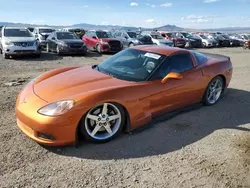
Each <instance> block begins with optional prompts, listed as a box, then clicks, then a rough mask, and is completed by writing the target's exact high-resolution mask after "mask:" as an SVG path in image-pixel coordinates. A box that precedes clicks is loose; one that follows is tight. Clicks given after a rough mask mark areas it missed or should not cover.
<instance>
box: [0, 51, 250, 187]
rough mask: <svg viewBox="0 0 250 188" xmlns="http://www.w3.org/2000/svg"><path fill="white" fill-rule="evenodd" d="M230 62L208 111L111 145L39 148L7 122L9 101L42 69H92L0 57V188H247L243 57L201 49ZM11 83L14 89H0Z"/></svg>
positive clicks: (249, 128) (247, 98)
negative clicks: (228, 75)
mask: <svg viewBox="0 0 250 188" xmlns="http://www.w3.org/2000/svg"><path fill="white" fill-rule="evenodd" d="M202 51H206V52H211V53H218V54H223V55H228V56H230V57H231V60H232V63H233V66H234V73H233V79H232V81H231V84H230V88H229V89H228V90H227V93H226V94H225V96H224V97H223V98H222V100H221V101H220V102H219V103H217V104H216V105H215V106H211V107H201V108H196V109H194V110H192V111H188V112H185V113H181V114H179V115H177V116H175V117H173V118H171V119H167V120H166V119H165V120H162V121H160V122H158V123H152V124H151V125H150V126H149V127H147V128H146V129H144V130H141V131H135V132H133V133H132V134H123V135H121V136H120V137H119V138H117V139H115V140H113V141H112V142H109V143H105V144H99V145H98V144H90V143H85V142H84V141H82V142H81V143H80V145H79V146H78V147H77V148H76V147H74V146H68V147H60V148H59V147H52V148H49V147H43V146H41V145H39V144H37V143H35V142H33V141H32V140H30V139H28V138H27V137H26V136H25V135H24V134H23V133H22V132H21V131H20V130H19V129H18V128H17V127H16V122H15V112H14V110H15V100H16V97H17V94H18V93H19V92H20V90H21V88H22V87H23V86H24V84H26V83H27V82H28V81H29V80H30V79H31V78H33V77H35V76H37V75H39V74H40V73H42V72H45V71H48V70H50V69H53V68H56V67H62V66H69V65H87V64H95V63H99V62H100V61H102V60H103V59H105V58H107V57H108V56H109V55H104V56H98V55H97V54H95V53H91V54H89V55H88V57H79V56H78V57H71V56H64V57H62V56H60V57H59V56H57V55H54V54H42V56H41V58H40V59H34V58H18V59H14V60H13V59H10V60H3V59H2V57H0V96H1V97H0V114H1V116H0V120H1V121H0V122H1V123H0V187H8V188H9V187H39V188H43V187H53V188H54V187H55V188H57V187H58V188H64V187H90V188H94V187H114V188H118V187H140V188H144V187H149V188H151V187H160V188H161V187H170V188H178V187H188V188H189V187H190V188H191V187H194V188H195V187H214V188H224V187H225V188H228V187H232V188H236V187H247V188H249V187H250V114H249V112H250V93H249V92H250V84H249V80H250V64H249V63H250V51H249V50H243V49H242V48H221V49H206V50H202ZM9 82H15V84H16V85H17V86H7V85H5V84H6V83H9Z"/></svg>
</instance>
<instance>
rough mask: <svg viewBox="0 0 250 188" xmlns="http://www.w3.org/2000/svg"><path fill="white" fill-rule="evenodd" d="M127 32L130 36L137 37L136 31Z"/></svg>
mask: <svg viewBox="0 0 250 188" xmlns="http://www.w3.org/2000/svg"><path fill="white" fill-rule="evenodd" d="M127 33H128V36H129V37H130V38H136V37H137V35H136V33H135V32H127Z"/></svg>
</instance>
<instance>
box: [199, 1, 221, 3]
mask: <svg viewBox="0 0 250 188" xmlns="http://www.w3.org/2000/svg"><path fill="white" fill-rule="evenodd" d="M217 1H219V0H204V1H203V3H215V2H217Z"/></svg>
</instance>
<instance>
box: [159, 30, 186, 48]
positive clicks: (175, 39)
mask: <svg viewBox="0 0 250 188" xmlns="http://www.w3.org/2000/svg"><path fill="white" fill-rule="evenodd" d="M159 33H160V34H161V35H162V36H163V37H165V38H166V39H168V40H172V41H173V43H174V46H175V47H180V48H184V47H185V45H186V41H185V39H183V38H179V37H176V36H175V35H173V34H172V33H167V32H164V31H159Z"/></svg>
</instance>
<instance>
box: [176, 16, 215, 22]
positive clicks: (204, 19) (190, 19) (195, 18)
mask: <svg viewBox="0 0 250 188" xmlns="http://www.w3.org/2000/svg"><path fill="white" fill-rule="evenodd" d="M215 17H217V16H195V15H189V16H186V17H182V18H181V20H183V21H188V22H192V23H209V22H213V21H214V20H213V18H215Z"/></svg>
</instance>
